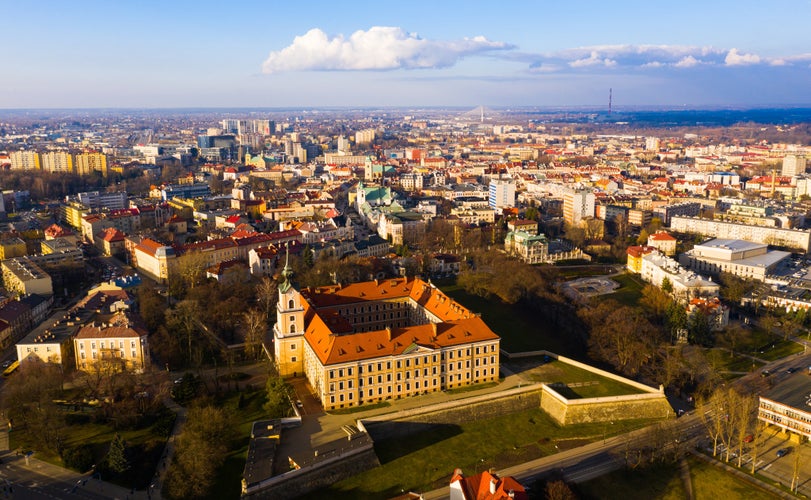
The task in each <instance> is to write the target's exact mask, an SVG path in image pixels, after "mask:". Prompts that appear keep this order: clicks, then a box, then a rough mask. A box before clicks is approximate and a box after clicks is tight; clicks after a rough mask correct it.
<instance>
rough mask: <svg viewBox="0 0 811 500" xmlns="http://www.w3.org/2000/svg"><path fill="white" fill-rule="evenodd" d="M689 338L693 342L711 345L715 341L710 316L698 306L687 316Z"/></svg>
mask: <svg viewBox="0 0 811 500" xmlns="http://www.w3.org/2000/svg"><path fill="white" fill-rule="evenodd" d="M687 340H688V341H689V342H690V343H691V344H697V345H703V346H711V345H712V343H713V337H712V325H711V324H710V317H709V316H708V315H707V313H705V312H704V311H703V310H701V309H700V308H696V309H695V310H693V311H692V312H691V313H690V316H688V317H687Z"/></svg>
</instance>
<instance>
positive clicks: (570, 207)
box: [563, 189, 595, 226]
mask: <svg viewBox="0 0 811 500" xmlns="http://www.w3.org/2000/svg"><path fill="white" fill-rule="evenodd" d="M594 201H595V198H594V193H593V192H592V191H591V190H589V189H578V190H568V191H566V192H564V193H563V220H564V221H566V223H567V224H570V225H572V226H579V225H580V222H581V221H582V220H583V219H586V218H588V217H594V213H595V208H594V204H595V203H594Z"/></svg>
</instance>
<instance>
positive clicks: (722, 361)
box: [705, 349, 764, 379]
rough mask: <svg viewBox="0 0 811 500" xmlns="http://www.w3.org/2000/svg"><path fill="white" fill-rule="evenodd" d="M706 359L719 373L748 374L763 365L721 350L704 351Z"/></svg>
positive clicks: (732, 375) (731, 375)
mask: <svg viewBox="0 0 811 500" xmlns="http://www.w3.org/2000/svg"><path fill="white" fill-rule="evenodd" d="M705 351H706V353H707V359H708V360H709V362H710V364H712V366H713V368H715V369H716V370H717V371H720V372H750V371H753V370H756V369H758V368H760V367H761V366H763V365H764V363H761V362H760V361H755V360H752V359H750V358H747V357H744V356H740V355H738V354H733V353H731V352H729V351H725V350H723V349H705ZM728 375H730V377H726V376H725V377H724V378H727V379H732V378H737V377H739V376H740V375H735V374H728Z"/></svg>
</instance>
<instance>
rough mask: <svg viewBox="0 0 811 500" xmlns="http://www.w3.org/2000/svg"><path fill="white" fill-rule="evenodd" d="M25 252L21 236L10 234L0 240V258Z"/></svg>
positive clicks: (9, 257) (25, 247)
mask: <svg viewBox="0 0 811 500" xmlns="http://www.w3.org/2000/svg"><path fill="white" fill-rule="evenodd" d="M27 253H28V249H27V246H26V244H25V241H24V240H23V239H22V238H18V237H16V236H12V237H10V238H3V239H2V240H0V260H5V259H12V258H14V257H22V256H23V255H26V254H27Z"/></svg>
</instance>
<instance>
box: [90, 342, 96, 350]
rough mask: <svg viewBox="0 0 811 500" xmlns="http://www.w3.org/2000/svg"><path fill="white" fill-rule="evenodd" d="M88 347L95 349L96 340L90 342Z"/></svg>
mask: <svg viewBox="0 0 811 500" xmlns="http://www.w3.org/2000/svg"><path fill="white" fill-rule="evenodd" d="M90 348H91V349H95V348H96V342H95V341H94V342H91V343H90Z"/></svg>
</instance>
